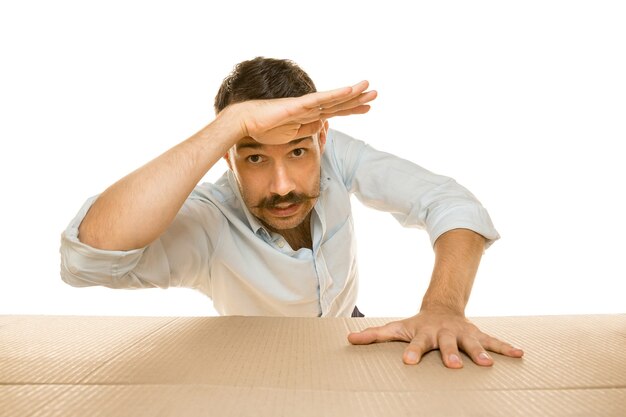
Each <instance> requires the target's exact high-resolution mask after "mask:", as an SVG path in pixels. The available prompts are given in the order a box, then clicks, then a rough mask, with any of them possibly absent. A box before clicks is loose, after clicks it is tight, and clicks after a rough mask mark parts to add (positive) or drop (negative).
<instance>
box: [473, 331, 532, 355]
mask: <svg viewBox="0 0 626 417" xmlns="http://www.w3.org/2000/svg"><path fill="white" fill-rule="evenodd" d="M483 346H484V347H485V349H487V350H490V351H491V352H495V353H499V354H501V355H504V356H509V357H511V358H521V357H522V356H524V351H523V350H522V349H518V348H516V347H513V346H512V345H511V344H509V343H506V342H503V341H501V340H498V339H496V338H495V337H491V336H488V338H487V339H486V340H485V341H483Z"/></svg>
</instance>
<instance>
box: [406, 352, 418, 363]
mask: <svg viewBox="0 0 626 417" xmlns="http://www.w3.org/2000/svg"><path fill="white" fill-rule="evenodd" d="M406 359H407V360H408V361H409V362H417V353H415V352H412V351H411V352H409V353H407V354H406Z"/></svg>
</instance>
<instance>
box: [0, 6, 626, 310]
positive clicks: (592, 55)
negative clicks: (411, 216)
mask: <svg viewBox="0 0 626 417" xmlns="http://www.w3.org/2000/svg"><path fill="white" fill-rule="evenodd" d="M12 3H13V4H11V5H9V4H8V2H3V3H2V4H1V5H0V39H1V41H0V59H1V62H2V65H0V137H1V140H2V151H1V152H0V170H1V172H0V186H1V187H2V194H3V199H2V200H3V202H2V203H1V206H0V207H1V208H0V210H1V215H0V230H1V231H2V238H1V239H0V256H1V259H2V272H1V274H0V279H1V280H2V290H1V291H0V314H29V313H32V314H110V315H125V314H136V315H211V314H214V311H213V309H212V307H211V304H210V301H209V300H208V299H206V298H204V297H203V296H201V295H200V294H199V293H195V292H193V291H191V290H167V291H161V290H146V291H114V290H108V289H102V288H90V289H75V288H71V287H69V286H67V285H65V284H64V283H63V282H62V281H61V280H60V278H59V273H58V270H59V256H58V246H59V236H60V233H61V231H62V230H63V229H64V227H65V226H66V224H67V223H68V222H69V220H70V219H71V218H72V216H74V214H75V212H76V211H77V210H78V208H79V207H80V205H81V204H82V202H83V201H84V200H85V199H86V198H87V197H88V196H91V195H93V194H96V193H98V192H100V191H101V190H103V189H104V188H105V187H106V186H108V185H109V184H111V183H112V182H114V181H115V180H117V179H118V178H120V177H121V176H123V175H125V174H126V173H128V172H130V171H132V170H133V169H135V168H136V167H138V166H140V165H142V164H143V163H145V162H147V161H148V160H149V159H151V158H153V157H155V156H156V155H158V154H159V153H161V152H163V151H164V150H166V149H167V148H169V147H171V146H173V145H174V144H176V143H177V142H179V141H181V140H183V139H185V138H186V137H188V136H190V135H191V134H193V133H194V132H195V131H197V130H199V129H200V128H201V127H202V126H204V125H205V124H206V123H208V122H209V121H210V120H211V118H212V101H213V97H214V95H215V93H216V91H217V88H218V87H219V84H220V82H221V80H222V79H223V78H224V77H225V76H226V75H227V74H228V72H229V71H230V70H231V68H232V66H233V65H234V64H235V63H237V62H239V61H241V60H244V59H249V58H252V57H254V56H257V55H264V56H271V57H279V58H291V59H293V60H294V61H296V62H297V63H299V64H300V65H301V66H302V67H303V68H304V69H305V70H306V71H307V72H309V74H310V75H311V77H312V78H313V79H314V80H315V82H316V84H317V87H318V89H321V90H323V89H330V88H335V87H339V86H343V85H347V84H352V83H354V82H357V81H359V80H361V79H368V80H370V82H371V84H372V88H375V89H377V90H378V91H379V94H380V96H379V98H378V99H377V101H376V102H374V103H373V104H374V107H373V109H372V111H371V112H370V113H369V114H367V115H364V116H355V117H352V118H346V119H343V120H335V121H333V127H335V128H338V129H340V130H343V131H345V132H346V133H349V134H352V135H353V136H356V137H359V138H361V139H364V140H366V141H368V142H370V143H371V144H372V145H374V146H375V147H377V148H379V149H382V150H386V151H390V152H394V153H398V154H400V155H401V156H403V157H405V158H408V159H411V160H413V161H415V162H417V163H419V164H420V165H422V166H424V167H426V168H428V169H431V170H433V171H435V172H438V173H442V174H446V175H450V176H452V177H454V178H456V179H457V181H458V182H460V183H461V184H464V185H465V186H467V187H468V188H470V190H472V191H473V192H474V193H475V194H476V195H477V196H478V197H479V199H480V200H481V201H482V202H483V204H484V205H485V206H486V207H487V208H488V209H489V211H490V213H491V215H492V218H493V220H494V222H495V224H496V227H497V228H498V230H499V231H500V234H501V235H502V239H501V240H500V241H499V242H497V243H496V244H494V246H493V247H492V248H491V249H489V250H488V251H487V253H486V255H485V257H484V258H483V263H482V265H481V269H480V271H479V275H478V278H477V281H476V284H475V286H474V291H473V294H472V297H471V299H470V303H469V305H468V309H467V314H468V315H481V316H482V315H488V316H493V315H522V314H523V315H526V314H530V315H534V314H571V313H615V312H622V313H623V312H625V311H626V309H625V306H626V302H624V300H625V299H626V297H625V296H624V294H626V291H625V289H626V284H625V279H626V272H625V269H626V268H625V267H624V261H623V259H624V249H626V245H625V244H624V235H625V234H626V221H625V220H624V213H626V203H625V202H624V185H623V182H624V179H625V178H626V168H625V167H624V165H625V164H624V157H623V155H624V153H623V151H618V149H621V145H622V144H623V142H624V139H626V123H625V115H626V101H625V99H624V97H626V77H624V74H626V55H625V54H624V50H626V26H624V24H623V22H624V21H625V20H626V13H625V6H623V5H622V3H621V2H618V1H614V2H609V1H595V2H590V1H589V2H581V1H527V2H521V3H513V2H499V1H491V2H486V1H478V2H462V1H458V2H412V3H411V4H413V6H411V8H410V9H406V8H402V7H399V6H396V5H395V4H396V2H373V1H372V2H363V1H359V2H356V1H342V2H337V1H333V2H331V1H316V2H310V3H306V5H300V4H301V3H294V2H289V1H283V2H279V1H269V2H268V1H265V2H250V3H249V4H248V3H245V2H237V1H232V2H228V3H227V2H223V3H221V4H213V3H214V2H196V3H194V2H177V3H176V6H174V5H173V4H174V3H172V4H171V5H170V6H165V5H163V4H160V3H159V4H156V5H155V4H151V3H147V2H146V3H145V4H144V3H142V2H136V1H124V2H122V1H113V2H107V3H102V5H101V6H95V5H92V4H89V5H88V4H87V3H85V2H78V1H76V2H69V1H58V2H44V1H30V2H29V1H23V2H12ZM303 4H304V3H303ZM407 4H408V3H407ZM223 169H224V165H220V166H219V167H216V168H215V169H214V170H213V171H211V172H210V173H209V174H208V175H207V178H206V179H207V180H211V179H213V178H215V177H217V176H218V175H219V174H221V172H222V171H223ZM355 216H356V220H355V221H356V227H357V228H358V229H357V230H358V234H359V245H360V252H359V253H360V268H361V275H362V277H361V278H362V279H361V295H360V299H359V307H360V308H361V310H362V311H364V312H365V314H367V315H370V316H404V315H410V314H412V313H414V312H415V311H416V310H417V309H418V307H419V303H420V300H421V297H422V295H423V292H424V290H425V288H426V286H427V284H428V279H429V276H430V270H431V267H432V252H431V249H430V247H429V243H428V239H427V237H426V235H425V233H424V232H422V231H418V230H405V229H402V228H401V227H400V226H399V225H397V223H396V222H395V221H394V220H393V219H392V218H391V216H389V215H386V214H381V213H376V212H372V211H370V210H368V209H364V208H361V207H360V206H359V204H358V203H357V202H355Z"/></svg>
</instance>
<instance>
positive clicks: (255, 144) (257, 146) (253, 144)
mask: <svg viewBox="0 0 626 417" xmlns="http://www.w3.org/2000/svg"><path fill="white" fill-rule="evenodd" d="M307 139H308V140H311V141H312V140H313V137H312V136H306V137H304V138H300V139H294V140H292V141H289V142H287V143H285V145H287V146H294V145H297V144H299V143H300V142H302V141H305V140H307ZM236 146H237V151H240V150H241V149H246V148H250V149H260V148H263V147H265V146H277V145H264V144H262V143H259V142H257V141H255V140H252V141H246V142H243V143H238V144H237V145H236Z"/></svg>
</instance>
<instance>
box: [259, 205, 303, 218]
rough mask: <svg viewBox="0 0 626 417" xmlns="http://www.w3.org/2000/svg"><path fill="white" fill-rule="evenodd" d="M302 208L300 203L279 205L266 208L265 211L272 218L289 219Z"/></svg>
mask: <svg viewBox="0 0 626 417" xmlns="http://www.w3.org/2000/svg"><path fill="white" fill-rule="evenodd" d="M300 206H302V203H280V204H277V205H275V206H272V207H268V208H267V210H268V211H269V212H270V213H271V214H272V216H274V217H289V216H293V215H294V214H295V213H296V212H297V211H298V210H299V209H300Z"/></svg>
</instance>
